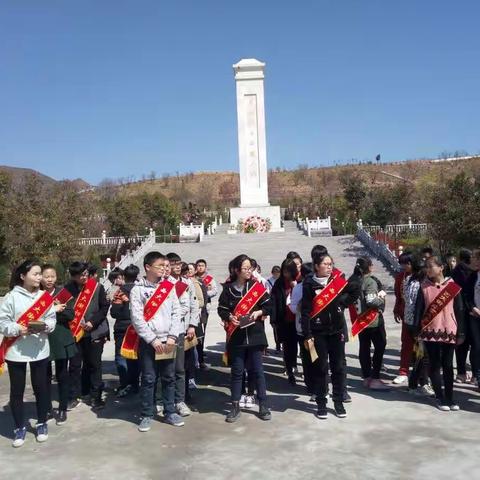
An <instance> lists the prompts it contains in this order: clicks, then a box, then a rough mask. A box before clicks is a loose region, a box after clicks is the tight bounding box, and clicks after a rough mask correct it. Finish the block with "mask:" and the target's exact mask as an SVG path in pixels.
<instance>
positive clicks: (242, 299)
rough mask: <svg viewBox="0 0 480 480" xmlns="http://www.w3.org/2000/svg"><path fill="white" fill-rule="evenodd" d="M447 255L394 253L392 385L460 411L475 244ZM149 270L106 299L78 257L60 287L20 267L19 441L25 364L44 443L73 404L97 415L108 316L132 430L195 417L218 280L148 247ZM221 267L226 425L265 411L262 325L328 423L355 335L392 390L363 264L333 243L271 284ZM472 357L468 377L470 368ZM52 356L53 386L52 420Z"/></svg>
mask: <svg viewBox="0 0 480 480" xmlns="http://www.w3.org/2000/svg"><path fill="white" fill-rule="evenodd" d="M447 260H448V264H447V263H444V262H443V261H442V260H441V259H440V258H439V257H437V256H434V255H433V252H432V251H431V250H429V249H424V251H422V253H421V255H419V256H415V255H413V254H411V253H408V252H407V253H404V254H402V255H401V256H400V258H399V263H400V265H401V266H402V271H401V272H400V273H399V274H398V275H397V277H396V279H395V295H396V302H395V306H394V317H395V320H396V321H397V322H401V324H402V336H401V340H402V346H401V352H400V357H401V361H400V370H399V373H398V376H397V377H396V378H395V379H394V380H393V383H394V384H397V385H401V384H404V383H405V384H407V383H408V387H409V389H410V390H411V391H413V392H415V393H417V394H420V395H426V396H435V397H436V400H437V404H438V408H439V409H440V410H442V411H456V410H459V406H458V404H457V403H456V402H455V400H454V395H453V385H454V370H453V356H454V353H455V352H456V356H457V381H460V382H467V381H477V382H478V380H480V273H479V271H480V249H479V250H475V251H473V252H469V251H466V250H462V251H461V252H460V255H459V262H458V264H456V262H455V260H456V259H455V258H453V256H452V255H450V256H449V257H448V259H447ZM143 265H144V270H145V272H144V274H143V275H141V272H140V269H139V268H138V267H137V266H135V265H130V266H128V267H127V268H125V270H123V271H120V270H118V269H116V270H114V271H112V272H111V273H110V277H109V278H110V280H111V282H112V284H114V288H113V289H112V292H111V293H108V294H107V292H106V291H105V289H104V287H103V286H102V284H101V283H100V282H98V281H97V278H96V274H97V270H96V267H94V266H92V265H89V264H87V263H84V262H74V263H72V264H71V265H70V267H69V274H70V280H69V282H68V283H67V284H66V285H65V286H64V287H60V286H58V285H57V275H56V271H55V268H54V267H53V266H52V265H41V264H40V263H39V262H37V261H34V260H28V261H25V262H23V263H22V264H21V265H20V266H19V267H18V268H17V269H16V270H15V272H14V274H13V275H12V285H11V286H12V289H11V291H10V292H9V293H8V294H7V295H6V297H5V298H4V300H3V303H2V304H1V306H0V334H2V335H3V336H4V340H3V342H2V346H1V348H0V366H3V363H6V364H7V365H8V372H9V376H10V409H11V413H12V416H13V421H14V426H15V428H14V440H13V446H14V447H20V446H22V445H23V444H24V442H25V437H26V433H27V430H26V419H25V413H24V405H23V397H24V390H25V382H26V373H27V364H29V367H30V374H31V383H32V387H33V390H34V394H35V399H36V409H37V424H36V439H37V441H38V442H44V441H46V440H47V438H48V426H47V422H48V421H49V420H50V419H53V418H55V420H56V423H57V424H58V425H63V424H64V423H65V422H66V421H67V412H68V411H69V410H72V409H74V408H75V407H76V406H78V405H79V404H80V403H81V402H87V403H88V404H89V405H91V407H92V409H93V410H100V409H102V408H104V406H105V402H104V399H103V395H102V393H103V388H104V382H103V381H102V354H103V349H104V345H105V342H106V341H108V340H109V339H110V327H109V323H108V320H107V315H108V312H110V314H111V316H112V318H113V319H114V325H113V340H114V343H115V365H116V369H117V372H118V379H119V386H118V388H117V390H116V395H117V396H118V397H126V396H129V395H137V394H138V398H139V405H140V412H139V413H140V421H139V425H138V430H139V431H141V432H146V431H148V430H150V429H151V427H152V421H153V418H154V417H155V415H156V414H162V415H163V420H164V422H165V423H167V424H170V425H173V426H183V425H184V418H185V417H187V416H189V415H190V414H191V412H192V409H194V407H193V403H192V392H193V391H194V389H195V387H196V371H197V369H206V368H208V367H207V365H206V363H205V353H204V342H205V332H206V326H207V321H208V316H209V307H210V303H211V299H212V298H213V297H215V296H216V295H217V294H218V287H217V283H216V281H215V279H214V278H213V277H212V276H211V275H210V274H209V273H208V272H207V262H206V261H205V260H203V259H201V260H198V261H197V262H196V263H195V264H187V263H185V262H182V260H181V258H180V257H179V256H178V255H177V254H175V253H170V254H168V255H166V256H164V255H162V254H161V253H159V252H150V253H148V254H147V255H146V256H145V258H144V262H143ZM228 270H229V276H228V278H227V280H226V281H225V282H223V283H222V285H223V290H222V293H221V295H220V297H219V299H218V315H219V317H220V319H221V321H222V322H223V326H224V328H225V332H226V344H225V345H226V347H225V355H224V360H225V362H226V364H228V365H229V366H230V369H231V370H230V371H231V404H232V407H231V409H230V411H229V412H228V414H227V416H226V421H227V422H229V423H233V422H236V421H237V420H238V419H239V418H240V416H241V410H242V408H245V407H246V408H252V407H254V406H255V404H256V402H257V401H258V405H259V418H261V419H262V420H270V419H271V417H272V414H271V411H270V408H269V403H268V398H267V384H266V379H265V373H264V370H263V360H264V356H265V355H267V354H268V351H267V347H268V342H267V336H266V333H265V322H266V320H268V319H269V320H270V324H271V325H272V327H273V331H274V337H275V350H276V351H277V352H278V353H280V352H282V354H283V362H284V367H285V375H286V377H287V381H288V382H289V384H290V385H291V386H295V385H296V383H297V378H299V376H298V370H297V358H298V354H299V353H300V359H301V363H302V371H303V380H304V384H305V387H306V390H307V392H308V394H309V395H310V400H311V401H313V402H316V404H317V412H316V415H317V417H318V418H320V419H326V418H327V417H328V409H327V402H328V399H329V398H331V400H332V401H333V408H334V412H335V414H336V416H338V417H339V418H344V417H346V416H347V412H346V409H345V406H344V404H345V403H349V402H351V401H352V398H351V396H350V395H349V393H348V391H347V372H346V367H347V362H346V356H345V343H346V342H348V340H349V337H350V336H352V335H353V336H358V339H359V362H360V367H361V373H362V378H363V385H364V387H365V388H367V389H371V390H379V391H386V390H389V389H390V386H389V385H388V384H387V383H386V382H385V381H384V380H382V379H381V373H382V370H383V368H384V367H383V357H384V353H385V349H386V345H387V335H386V329H385V321H384V318H383V312H384V311H385V306H386V305H385V298H386V295H387V294H386V292H385V290H384V288H383V286H382V284H381V282H380V280H379V279H378V278H377V277H376V276H375V275H374V273H373V263H372V261H371V259H370V258H368V257H359V258H358V259H357V260H356V263H355V266H354V268H353V272H352V273H351V275H346V274H345V273H344V272H341V271H340V270H338V268H336V267H335V263H334V259H333V258H332V256H331V255H330V254H329V253H328V251H327V249H326V248H325V247H323V246H321V245H317V246H315V247H314V248H313V249H312V251H311V261H308V262H303V260H302V258H301V257H300V256H299V255H298V253H296V252H289V253H288V254H287V256H286V258H285V259H284V260H283V262H282V263H281V266H275V267H273V269H272V276H271V277H270V278H269V279H267V280H266V279H264V278H263V277H262V276H261V270H260V266H259V265H258V264H257V262H256V261H255V260H254V259H252V258H250V257H248V256H247V255H245V254H242V255H239V256H237V257H235V258H234V259H233V260H232V261H231V262H230V264H229V266H228ZM447 272H448V273H447ZM346 310H348V311H349V315H348V316H349V319H350V322H348V323H347V319H346V316H345V311H346ZM372 351H373V354H372ZM469 351H470V360H471V365H472V377H471V378H472V380H471V379H470V378H469V377H467V372H466V358H467V356H468V353H469ZM52 362H53V363H54V366H55V369H54V372H55V380H56V383H57V387H58V409H57V410H56V412H55V416H54V410H53V407H52V400H51V389H52V378H53V372H52ZM330 382H331V384H332V389H331V394H330V391H329V383H330Z"/></svg>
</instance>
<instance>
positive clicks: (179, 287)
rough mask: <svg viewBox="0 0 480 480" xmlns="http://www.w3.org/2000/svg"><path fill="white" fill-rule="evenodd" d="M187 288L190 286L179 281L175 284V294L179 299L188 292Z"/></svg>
mask: <svg viewBox="0 0 480 480" xmlns="http://www.w3.org/2000/svg"><path fill="white" fill-rule="evenodd" d="M187 288H188V284H187V283H185V282H182V281H181V280H179V281H178V282H177V283H176V284H175V292H177V297H178V298H180V297H181V296H182V295H183V294H184V293H185V292H186V291H187Z"/></svg>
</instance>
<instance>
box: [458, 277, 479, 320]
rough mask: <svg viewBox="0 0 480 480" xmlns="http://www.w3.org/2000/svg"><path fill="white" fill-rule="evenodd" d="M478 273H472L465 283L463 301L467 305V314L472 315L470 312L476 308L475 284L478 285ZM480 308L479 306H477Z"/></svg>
mask: <svg viewBox="0 0 480 480" xmlns="http://www.w3.org/2000/svg"><path fill="white" fill-rule="evenodd" d="M477 278H478V272H472V273H471V274H470V276H469V277H468V278H467V281H466V282H465V287H464V289H463V290H462V293H463V300H464V303H465V313H466V314H467V315H470V312H471V311H472V310H473V307H475V284H476V283H477ZM477 306H478V305H477Z"/></svg>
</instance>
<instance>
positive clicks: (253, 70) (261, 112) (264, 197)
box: [233, 58, 269, 207]
mask: <svg viewBox="0 0 480 480" xmlns="http://www.w3.org/2000/svg"><path fill="white" fill-rule="evenodd" d="M233 69H234V71H235V81H236V85H237V119H238V155H239V161H240V206H241V207H250V206H268V205H269V203H268V177H267V145H266V137H265V101H264V90H263V80H264V78H265V75H264V70H265V63H263V62H259V61H258V60H255V59H254V58H248V59H244V60H241V61H240V62H238V63H236V64H235V65H233Z"/></svg>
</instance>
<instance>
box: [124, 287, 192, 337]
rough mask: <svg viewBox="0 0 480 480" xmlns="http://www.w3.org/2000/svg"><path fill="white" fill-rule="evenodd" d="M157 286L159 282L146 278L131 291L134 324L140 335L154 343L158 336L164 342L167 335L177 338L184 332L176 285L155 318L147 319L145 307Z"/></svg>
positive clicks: (131, 310) (131, 311) (131, 312)
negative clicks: (144, 311)
mask: <svg viewBox="0 0 480 480" xmlns="http://www.w3.org/2000/svg"><path fill="white" fill-rule="evenodd" d="M157 287H158V283H152V282H149V281H148V280H147V279H146V278H144V279H142V280H140V282H138V284H137V285H135V286H134V287H133V288H132V291H131V293H130V316H131V319H132V325H133V327H134V328H135V330H136V332H137V333H138V335H139V337H140V338H142V339H143V340H144V341H145V342H147V343H152V342H153V341H154V340H155V339H156V338H158V339H160V340H161V341H162V342H163V341H166V340H167V337H173V338H175V339H176V338H177V337H178V335H180V333H183V331H182V328H181V322H180V315H181V308H180V303H179V301H178V298H177V293H176V292H175V286H174V287H173V288H172V290H171V291H170V293H169V295H168V297H167V298H166V299H165V300H164V302H163V303H162V305H161V306H160V308H159V309H158V310H157V313H155V315H154V316H153V318H152V319H151V320H150V321H148V322H146V321H145V317H144V316H143V309H144V307H145V304H146V303H147V301H148V299H149V298H150V297H151V296H152V295H153V294H154V293H155V290H156V289H157Z"/></svg>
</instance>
